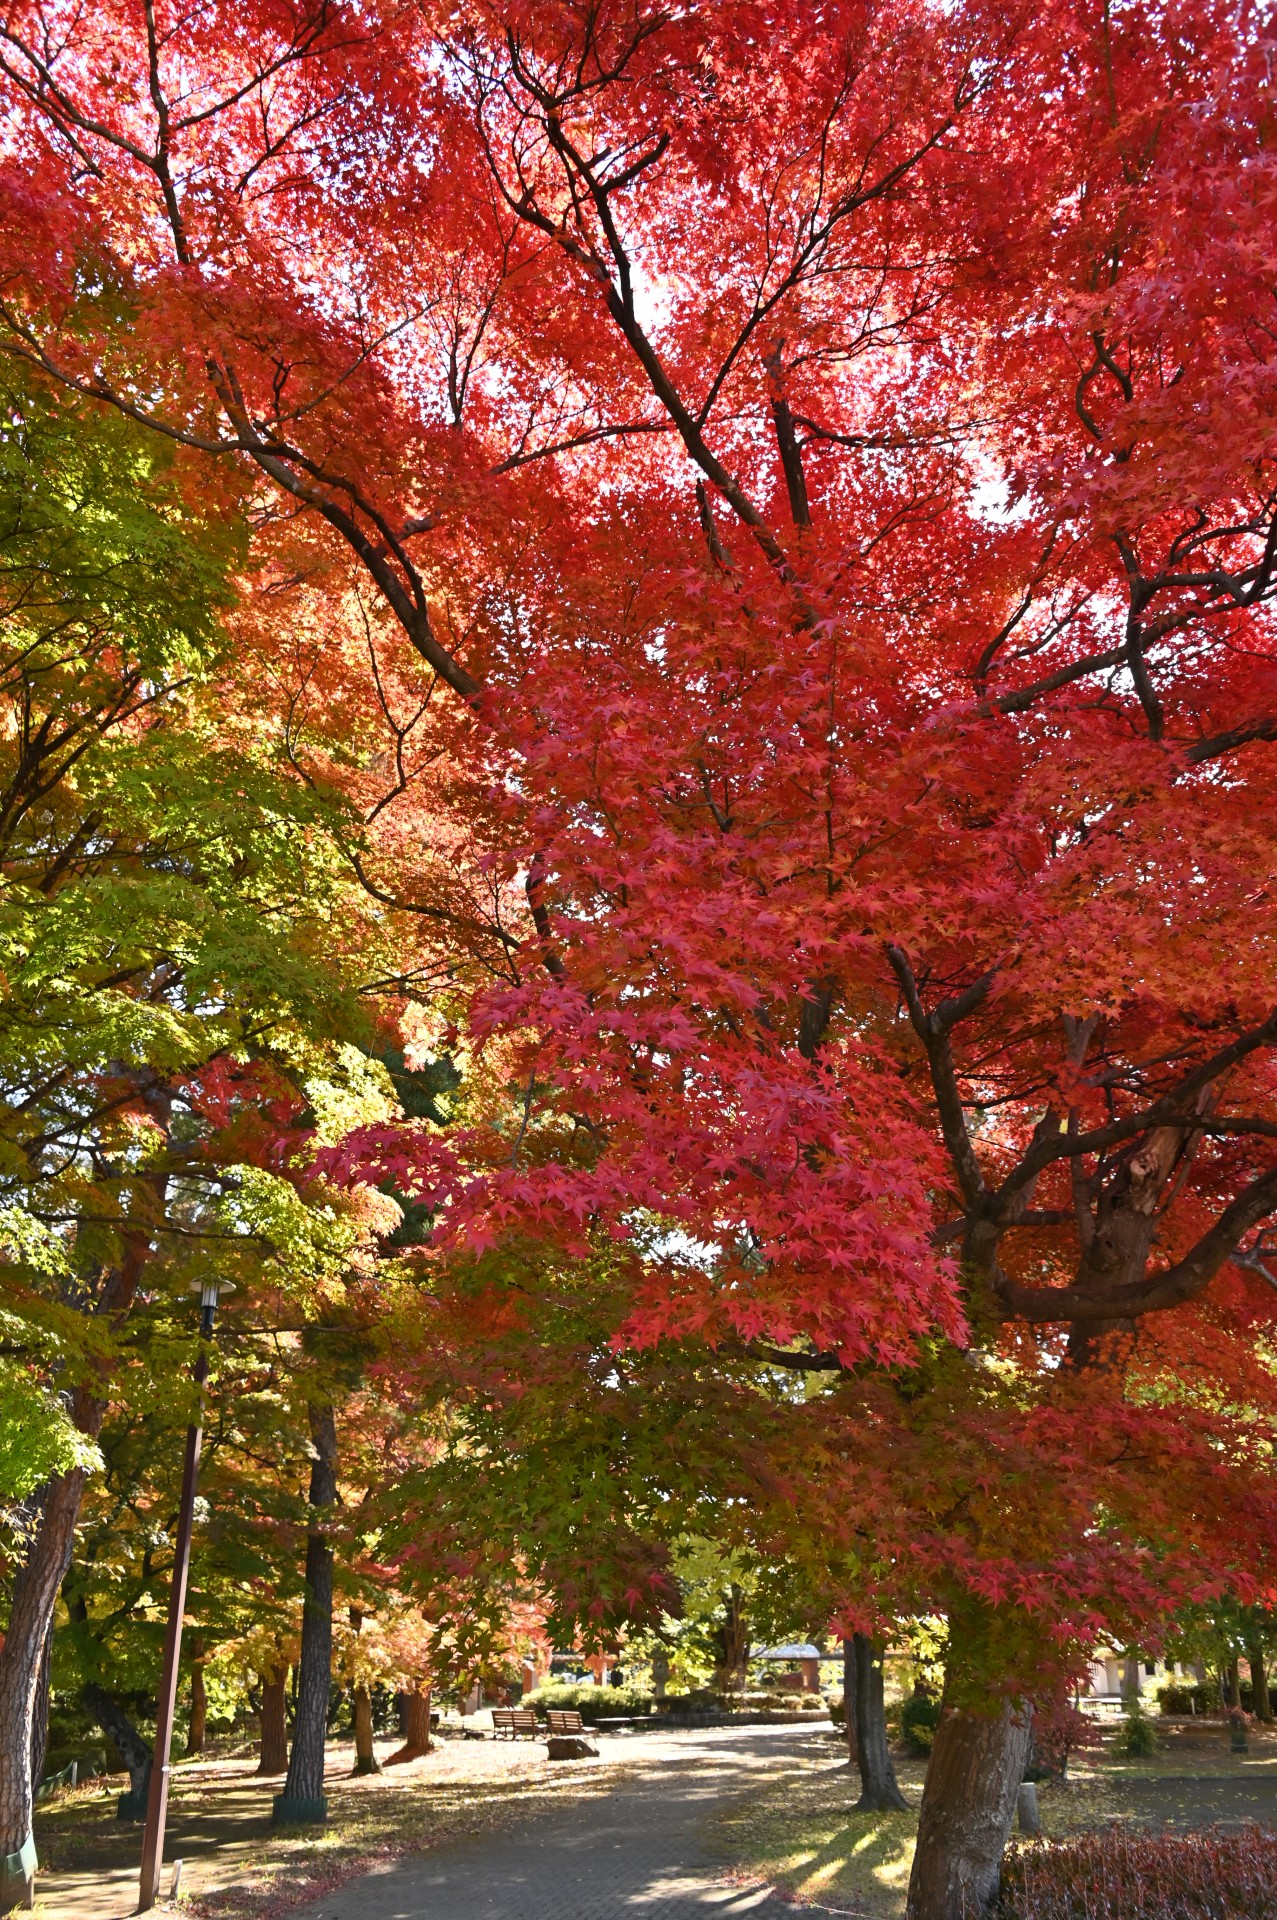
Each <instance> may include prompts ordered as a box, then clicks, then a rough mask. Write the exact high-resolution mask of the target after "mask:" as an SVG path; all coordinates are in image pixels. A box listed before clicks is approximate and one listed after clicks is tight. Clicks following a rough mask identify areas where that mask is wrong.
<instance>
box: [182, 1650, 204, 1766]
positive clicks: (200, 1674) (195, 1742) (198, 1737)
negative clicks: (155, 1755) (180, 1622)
mask: <svg viewBox="0 0 1277 1920" xmlns="http://www.w3.org/2000/svg"><path fill="white" fill-rule="evenodd" d="M205 1658H206V1655H205V1651H204V1641H203V1638H202V1636H201V1635H199V1634H195V1635H194V1636H193V1637H192V1640H191V1718H190V1724H189V1725H188V1727H187V1729H186V1757H187V1759H188V1760H189V1759H190V1758H191V1757H192V1755H194V1754H197V1753H203V1751H204V1741H205V1738H206V1735H207V1732H208V1694H207V1692H206V1691H205V1687H204V1661H205Z"/></svg>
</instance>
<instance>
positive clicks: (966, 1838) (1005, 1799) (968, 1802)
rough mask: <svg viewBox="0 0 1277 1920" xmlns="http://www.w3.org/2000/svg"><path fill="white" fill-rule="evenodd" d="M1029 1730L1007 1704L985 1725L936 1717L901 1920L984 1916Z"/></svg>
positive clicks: (950, 1715) (975, 1719) (952, 1712)
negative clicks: (937, 1721)
mask: <svg viewBox="0 0 1277 1920" xmlns="http://www.w3.org/2000/svg"><path fill="white" fill-rule="evenodd" d="M1029 1729H1030V1718H1029V1713H1028V1710H1027V1708H1025V1709H1020V1710H1017V1709H1015V1708H1013V1707H1012V1706H1011V1704H1010V1703H1009V1702H1008V1703H1006V1704H1005V1705H1004V1706H1003V1708H1002V1711H1001V1713H998V1714H994V1715H992V1716H990V1717H988V1718H982V1717H980V1716H979V1715H977V1714H974V1713H972V1712H970V1711H969V1710H968V1709H966V1708H963V1707H955V1706H947V1707H945V1709H944V1710H943V1712H942V1713H941V1715H940V1724H939V1726H938V1727H937V1728H936V1740H935V1745H934V1747H933V1748H932V1750H931V1763H930V1765H929V1766H928V1768H927V1783H926V1786H925V1787H924V1788H923V1793H922V1811H921V1814H920V1815H919V1819H918V1849H917V1852H916V1853H915V1854H914V1860H913V1872H912V1874H911V1875H910V1878H909V1904H908V1908H907V1920H979V1916H981V1915H983V1914H986V1913H987V1912H988V1910H989V1907H990V1905H991V1904H992V1901H993V1899H994V1897H995V1895H996V1894H997V1891H998V1879H999V1875H1000V1873H1001V1869H1002V1854H1003V1851H1004V1849H1005V1847H1006V1843H1007V1837H1008V1835H1009V1834H1010V1831H1011V1821H1012V1819H1013V1817H1014V1814H1015V1803H1016V1796H1017V1795H1018V1793H1019V1791H1020V1782H1021V1780H1022V1779H1023V1777H1024V1762H1025V1759H1026V1757H1027V1755H1028V1751H1029Z"/></svg>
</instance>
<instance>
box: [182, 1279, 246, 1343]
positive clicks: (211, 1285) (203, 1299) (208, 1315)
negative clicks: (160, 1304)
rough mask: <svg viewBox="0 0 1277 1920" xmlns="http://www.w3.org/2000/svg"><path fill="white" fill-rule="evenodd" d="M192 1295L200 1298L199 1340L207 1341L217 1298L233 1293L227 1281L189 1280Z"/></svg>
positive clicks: (215, 1310) (210, 1334) (210, 1333)
mask: <svg viewBox="0 0 1277 1920" xmlns="http://www.w3.org/2000/svg"><path fill="white" fill-rule="evenodd" d="M187 1284H188V1286H189V1288H190V1291H191V1292H192V1293H198V1295H199V1297H200V1338H201V1339H202V1340H208V1339H210V1338H211V1337H212V1333H213V1316H214V1314H215V1313H216V1312H217V1302H218V1297H219V1295H221V1294H224V1293H234V1291H235V1289H234V1287H233V1286H232V1285H231V1282H230V1281H229V1280H191V1281H189V1282H188V1283H187Z"/></svg>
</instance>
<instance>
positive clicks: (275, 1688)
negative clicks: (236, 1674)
mask: <svg viewBox="0 0 1277 1920" xmlns="http://www.w3.org/2000/svg"><path fill="white" fill-rule="evenodd" d="M287 1766H288V1666H287V1664H286V1663H285V1662H284V1661H281V1662H280V1664H279V1665H278V1666H277V1667H272V1668H271V1670H270V1672H269V1673H263V1675H262V1742H261V1754H260V1757H259V1759H258V1762H257V1771H258V1773H283V1772H284V1771H285V1769H286V1768H287Z"/></svg>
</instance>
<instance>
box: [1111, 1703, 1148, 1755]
mask: <svg viewBox="0 0 1277 1920" xmlns="http://www.w3.org/2000/svg"><path fill="white" fill-rule="evenodd" d="M1113 1751H1114V1753H1115V1754H1117V1755H1118V1756H1119V1757H1120V1758H1121V1759H1123V1760H1146V1759H1147V1758H1148V1756H1149V1754H1150V1753H1156V1752H1157V1728H1156V1727H1155V1726H1154V1725H1153V1722H1152V1721H1151V1720H1150V1719H1149V1717H1148V1715H1147V1714H1146V1713H1145V1711H1144V1703H1143V1701H1142V1700H1141V1699H1140V1697H1139V1695H1138V1694H1133V1695H1132V1696H1131V1698H1130V1699H1129V1700H1128V1701H1127V1703H1126V1705H1125V1706H1124V1708H1123V1709H1122V1724H1121V1726H1120V1727H1119V1728H1118V1730H1117V1737H1116V1739H1115V1740H1114V1742H1113Z"/></svg>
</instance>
